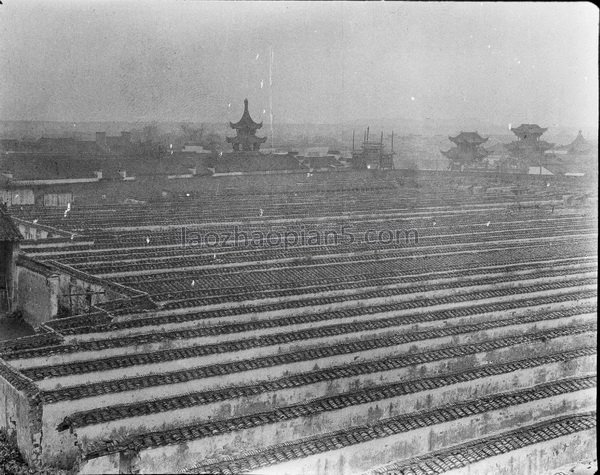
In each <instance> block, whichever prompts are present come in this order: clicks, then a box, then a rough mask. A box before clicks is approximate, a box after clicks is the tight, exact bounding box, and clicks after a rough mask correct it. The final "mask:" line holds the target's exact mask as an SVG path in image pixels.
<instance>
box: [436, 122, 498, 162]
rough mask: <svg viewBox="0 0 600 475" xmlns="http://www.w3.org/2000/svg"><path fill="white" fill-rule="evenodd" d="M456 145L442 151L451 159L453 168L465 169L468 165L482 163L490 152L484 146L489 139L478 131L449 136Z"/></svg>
mask: <svg viewBox="0 0 600 475" xmlns="http://www.w3.org/2000/svg"><path fill="white" fill-rule="evenodd" d="M448 138H449V139H450V141H451V142H453V143H455V144H456V147H453V148H451V149H450V150H447V151H445V152H444V151H443V150H442V151H441V152H442V155H444V156H445V157H447V158H448V159H449V160H450V167H449V168H450V169H451V170H463V169H465V168H468V167H473V166H477V165H480V164H481V163H482V160H483V159H484V158H485V157H487V156H488V155H489V152H488V151H487V150H486V149H484V148H483V147H482V145H483V144H484V143H485V142H487V141H488V138H483V137H482V136H481V135H479V134H478V133H477V132H462V131H461V133H460V134H458V135H457V136H456V137H448Z"/></svg>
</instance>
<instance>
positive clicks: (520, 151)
mask: <svg viewBox="0 0 600 475" xmlns="http://www.w3.org/2000/svg"><path fill="white" fill-rule="evenodd" d="M510 130H511V131H512V132H513V133H514V134H515V135H516V136H517V137H518V140H517V141H515V142H511V143H509V144H508V145H506V148H507V149H508V151H509V152H510V154H511V155H512V157H514V158H516V159H517V160H519V161H521V162H522V164H523V165H527V164H530V163H535V164H536V165H539V163H540V160H541V159H542V157H543V156H544V153H545V152H546V151H547V150H550V149H551V148H553V147H554V144H552V143H549V142H546V141H544V140H540V137H541V136H542V134H543V133H544V132H546V130H548V129H547V128H543V127H540V126H539V125H537V124H521V125H520V126H519V127H516V128H511V129H510Z"/></svg>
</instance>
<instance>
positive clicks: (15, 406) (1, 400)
mask: <svg viewBox="0 0 600 475" xmlns="http://www.w3.org/2000/svg"><path fill="white" fill-rule="evenodd" d="M38 394H39V392H38V390H37V388H36V387H35V385H34V384H33V383H32V382H31V381H30V380H28V379H27V378H25V377H23V376H22V375H20V374H18V373H17V372H16V371H14V370H13V369H12V368H11V367H10V366H9V365H8V363H6V362H5V361H4V360H2V359H0V428H1V429H5V430H6V431H7V432H8V435H9V437H16V440H17V445H18V447H19V450H20V452H21V455H23V457H24V458H25V460H26V461H27V462H28V463H29V464H30V465H32V466H34V467H36V466H38V465H39V463H40V461H41V452H42V447H41V444H42V407H41V403H40V402H39V397H38Z"/></svg>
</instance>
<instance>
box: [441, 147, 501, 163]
mask: <svg viewBox="0 0 600 475" xmlns="http://www.w3.org/2000/svg"><path fill="white" fill-rule="evenodd" d="M440 152H441V153H442V155H444V156H445V157H448V158H449V159H450V160H453V161H457V162H476V161H479V160H481V159H482V158H485V157H487V156H488V155H489V152H488V151H487V150H486V149H485V148H483V147H476V148H474V149H473V150H471V151H469V152H467V153H465V152H464V151H461V150H459V149H458V148H456V147H453V148H451V149H450V150H446V151H444V150H440Z"/></svg>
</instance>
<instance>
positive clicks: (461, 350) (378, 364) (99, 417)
mask: <svg viewBox="0 0 600 475" xmlns="http://www.w3.org/2000/svg"><path fill="white" fill-rule="evenodd" d="M595 330H596V326H595V325H580V326H573V327H562V328H558V329H551V330H545V331H539V332H533V333H529V334H522V335H518V336H513V337H508V338H502V339H496V340H490V341H486V342H482V343H475V344H469V345H460V346H452V347H447V348H443V349H440V350H433V351H426V352H422V353H412V354H409V355H402V356H398V357H392V358H385V359H380V360H376V361H368V362H364V363H354V364H348V365H343V366H336V367H333V368H326V369H322V370H315V371H310V372H306V373H300V374H296V375H293V376H287V377H283V378H279V379H274V380H268V381H264V382H261V383H259V384H253V385H248V386H230V387H225V388H221V389H216V390H211V391H203V392H196V393H186V394H184V395H179V396H173V397H168V398H162V399H154V400H149V401H140V402H136V403H131V404H120V405H113V406H109V407H104V408H94V409H91V410H88V411H82V412H78V413H76V414H73V415H70V416H68V417H67V418H66V419H65V421H64V423H63V424H61V428H62V429H64V428H67V427H81V426H86V425H90V424H98V423H103V422H108V421H112V420H117V419H121V418H126V417H136V416H142V415H148V414H154V413H160V412H164V411H170V410H176V409H182V408H186V407H192V406H197V405H202V404H209V403H214V402H217V401H224V400H227V399H233V398H240V397H250V396H255V395H257V394H261V393H265V392H270V391H278V390H282V389H286V388H291V387H299V386H303V385H308V384H314V383H318V382H322V381H332V380H335V379H339V378H350V377H355V376H360V375H365V374H373V373H378V372H382V371H391V370H394V369H399V368H404V367H409V366H413V365H419V364H425V363H430V362H433V361H440V360H444V359H450V358H460V357H464V356H466V355H472V354H475V353H482V352H489V351H494V350H498V349H502V348H507V347H511V346H515V345H519V344H524V343H530V342H533V341H537V340H540V341H547V340H548V339H552V338H560V337H563V336H567V335H569V336H575V335H577V334H584V333H589V332H594V331H595ZM48 396H50V394H48V393H47V394H44V396H43V398H44V400H46V401H47V397H48Z"/></svg>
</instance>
